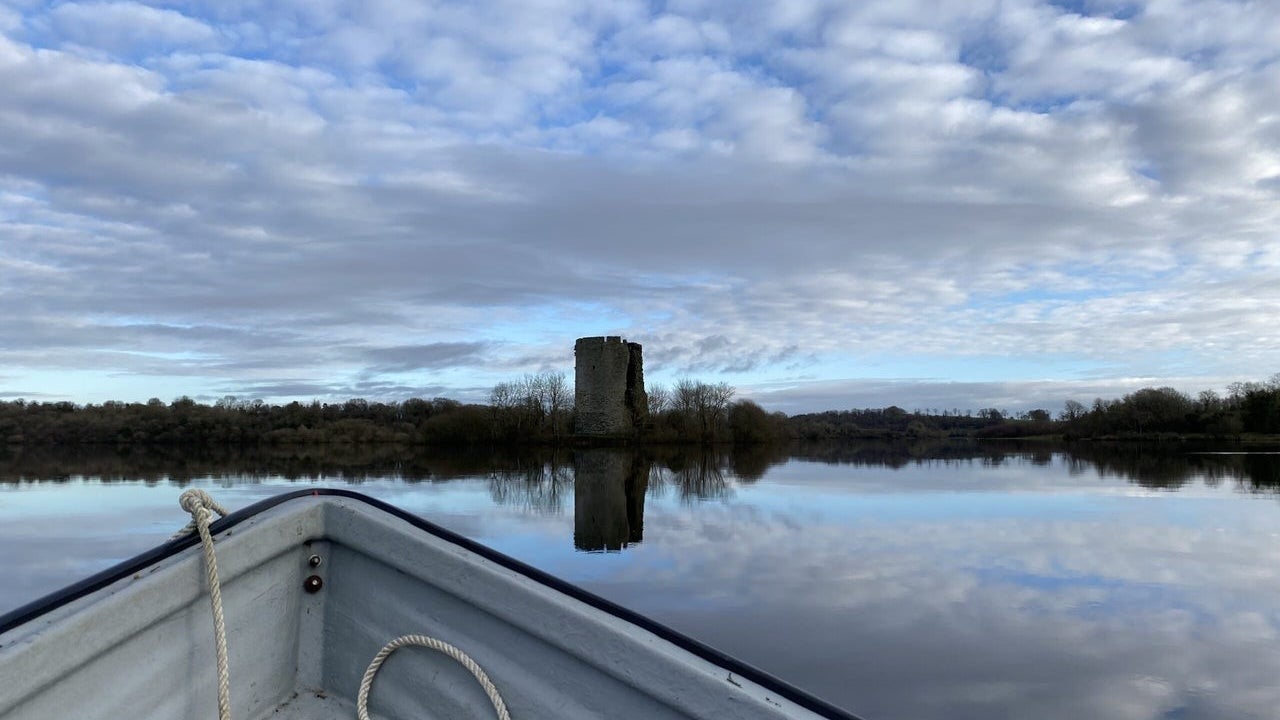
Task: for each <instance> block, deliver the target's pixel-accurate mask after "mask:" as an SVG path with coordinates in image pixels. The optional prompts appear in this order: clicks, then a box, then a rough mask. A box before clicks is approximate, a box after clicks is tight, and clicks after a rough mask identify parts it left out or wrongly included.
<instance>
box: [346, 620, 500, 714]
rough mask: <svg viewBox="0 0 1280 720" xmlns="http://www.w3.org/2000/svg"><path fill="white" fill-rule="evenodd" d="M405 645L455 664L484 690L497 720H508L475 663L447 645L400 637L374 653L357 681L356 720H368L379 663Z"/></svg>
mask: <svg viewBox="0 0 1280 720" xmlns="http://www.w3.org/2000/svg"><path fill="white" fill-rule="evenodd" d="M408 645H420V646H422V647H427V648H431V649H432V650H437V651H439V652H442V653H444V654H445V655H448V656H449V657H451V658H453V659H454V660H456V661H458V663H459V664H461V665H462V666H463V667H465V668H466V669H467V670H469V671H470V672H471V674H472V675H474V676H475V678H476V680H478V681H479V682H480V687H482V688H484V694H485V695H488V696H489V702H491V703H493V709H494V712H496V713H498V720H511V715H510V714H508V713H507V704H506V703H505V702H503V701H502V695H500V694H499V693H498V688H497V687H496V686H495V685H494V684H493V681H492V680H490V679H489V676H488V675H486V674H485V672H484V670H481V669H480V666H479V665H477V664H476V661H475V660H472V659H471V657H470V656H469V655H467V654H466V653H464V652H462V651H461V650H459V649H458V648H456V647H454V646H452V645H450V644H449V643H447V642H445V641H443V640H437V639H435V638H433V637H427V636H426V635H402V636H401V637H398V638H396V639H395V640H392V641H391V642H389V643H387V644H386V645H385V646H383V648H382V649H381V650H379V651H378V654H377V655H374V656H373V662H371V663H369V669H368V670H365V671H364V677H363V678H361V680H360V692H359V694H358V695H357V696H356V718H357V720H369V689H370V688H371V687H373V676H374V675H377V674H378V668H379V667H381V666H382V662H383V661H384V660H386V659H387V657H389V656H390V655H391V653H393V652H395V651H396V650H398V649H400V648H402V647H405V646H408Z"/></svg>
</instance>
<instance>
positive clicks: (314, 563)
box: [307, 555, 320, 567]
mask: <svg viewBox="0 0 1280 720" xmlns="http://www.w3.org/2000/svg"><path fill="white" fill-rule="evenodd" d="M307 564H308V565H310V566H311V567H320V556H319V555H312V556H311V557H309V558H307Z"/></svg>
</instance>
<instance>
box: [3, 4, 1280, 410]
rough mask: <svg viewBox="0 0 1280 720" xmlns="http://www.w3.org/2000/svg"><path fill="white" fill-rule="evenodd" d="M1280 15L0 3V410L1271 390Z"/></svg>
mask: <svg viewBox="0 0 1280 720" xmlns="http://www.w3.org/2000/svg"><path fill="white" fill-rule="evenodd" d="M1278 60H1280V4H1276V3H1270V2H1237V1H1234V0H1216V1H1215V0H1196V1H1195V2H1191V1H1189V0H1188V1H1186V2H1182V1H1179V0H1150V1H1149V2H1113V1H1111V0H1085V1H1083V2H1080V1H1074V2H1037V1H1035V0H991V1H990V2H981V1H966V2H941V1H936V2H925V1H923V0H918V1H916V0H913V1H908V0H888V1H886V2H865V3H863V2H859V3H851V2H846V1H844V0H831V1H827V0H782V1H780V2H776V3H741V2H737V1H736V0H684V1H681V0H673V1H672V2H666V3H663V2H653V3H648V2H634V1H632V0H494V1H492V2H428V1H424V2H408V1H401V2H376V1H374V2H362V3H349V4H348V3H343V2H339V1H337V0H335V1H332V2H328V1H319V0H305V1H301V2H289V1H287V0H286V1H278V2H263V3H258V2H253V1H252V0H245V1H244V2H239V1H228V0H210V1H209V2H199V1H196V2H182V1H181V0H175V1H174V2H168V3H156V4H152V5H146V4H140V3H136V2H129V1H126V2H60V3H39V2H28V1H27V0H16V1H15V0H0V309H2V312H0V397H3V398H16V397H26V398H28V399H70V400H74V401H77V402H99V401H102V400H107V399H122V400H145V399H147V398H149V397H152V396H156V397H160V398H162V399H165V400H169V399H172V398H174V397H176V396H179V395H182V394H187V395H191V396H192V397H195V398H197V399H202V400H211V399H215V398H218V397H221V396H223V395H226V394H234V395H238V396H241V397H262V398H265V399H267V400H269V401H273V402H278V401H287V400H290V399H300V400H310V399H321V400H327V399H341V398H346V397H352V396H361V397H367V398H378V399H404V398H407V397H410V396H423V397H430V396H436V395H445V396H450V397H456V398H459V399H463V400H473V399H482V398H483V397H484V396H485V395H486V394H487V391H488V389H489V388H490V387H492V385H493V384H494V383H495V382H498V381H500V380H504V379H511V378H514V377H519V376H520V375H522V374H523V373H526V372H538V371H543V370H553V371H555V370H561V371H565V372H566V373H567V374H568V375H569V376H570V377H571V376H572V366H573V353H572V346H573V340H574V338H576V337H578V336H584V335H603V334H611V335H612V334H620V335H624V336H626V337H628V338H629V339H632V340H636V341H639V342H642V343H644V346H645V362H646V372H647V375H648V379H649V381H650V382H651V383H653V382H659V383H670V382H672V381H673V380H675V379H677V378H681V377H696V378H700V379H705V380H709V381H721V380H723V381H726V382H729V383H731V384H733V385H734V386H736V387H737V388H738V390H739V393H740V395H742V396H749V397H753V398H755V399H757V400H759V401H761V402H762V403H763V404H765V405H766V406H767V407H770V408H771V409H780V410H785V411H788V412H798V411H803V410H815V409H826V408H842V407H851V406H868V405H875V406H879V405H886V404H890V403H897V404H900V405H903V406H905V407H912V408H914V407H920V408H928V407H937V408H960V409H967V408H979V407H985V406H988V405H994V406H997V407H1007V408H1015V409H1016V408H1025V407H1030V406H1043V407H1050V408H1053V409H1058V408H1060V407H1061V405H1062V402H1063V401H1064V400H1066V399H1068V398H1076V399H1080V400H1083V401H1086V402H1087V401H1088V400H1090V399H1092V398H1093V397H1095V396H1098V395H1102V396H1107V397H1110V396H1115V395H1119V394H1122V393H1124V392H1127V391H1129V390H1132V389H1136V388H1138V387H1141V386H1144V385H1166V384H1167V385H1173V386H1175V387H1179V388H1182V389H1185V390H1189V391H1196V390H1200V389H1205V388H1221V387H1223V386H1225V385H1226V384H1227V383H1229V382H1231V381H1233V380H1239V379H1251V380H1252V379H1264V378H1266V377H1269V376H1270V375H1272V374H1273V373H1275V372H1277V371H1280V331H1277V330H1276V327H1275V320H1276V318H1278V317H1280V243H1277V237H1276V235H1277V228H1280V62H1278Z"/></svg>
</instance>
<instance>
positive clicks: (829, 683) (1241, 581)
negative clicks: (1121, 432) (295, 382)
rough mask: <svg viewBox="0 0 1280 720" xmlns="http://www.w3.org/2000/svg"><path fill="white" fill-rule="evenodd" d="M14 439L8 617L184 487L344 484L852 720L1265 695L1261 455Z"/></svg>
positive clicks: (1250, 700)
mask: <svg viewBox="0 0 1280 720" xmlns="http://www.w3.org/2000/svg"><path fill="white" fill-rule="evenodd" d="M6 453H7V454H0V577H3V579H4V580H3V583H0V613H3V612H7V611H8V610H11V609H13V608H15V607H17V606H19V605H22V604H24V603H26V602H29V601H31V600H33V599H35V598H36V597H38V596H40V595H42V594H44V593H47V592H50V591H53V590H55V589H57V588H59V587H61V586H62V585H65V584H67V583H70V582H72V581H74V580H77V579H79V578H81V577H83V576H85V575H87V574H89V573H92V572H94V571H96V570H100V569H102V568H104V567H106V566H108V565H110V564H113V563H115V562H118V561H120V560H122V559H125V558H127V557H129V556H131V555H133V554H136V553H138V552H141V551H142V550H144V549H146V548H148V547H150V546H152V545H154V544H156V543H159V542H161V541H163V540H165V539H166V538H167V537H168V536H169V535H170V534H172V533H173V532H174V531H175V530H177V529H178V528H179V527H181V526H182V525H183V524H185V522H186V520H187V518H186V517H185V515H184V514H183V512H182V511H181V510H179V509H178V507H177V498H178V495H179V493H180V492H181V489H182V488H185V487H202V488H205V489H207V490H209V491H210V492H211V493H212V494H213V495H214V497H215V498H216V499H218V500H219V501H220V502H222V503H223V504H224V505H226V506H227V507H229V508H231V509H235V508H239V507H242V506H244V505H246V504H248V503H251V502H253V501H255V500H258V499H261V498H263V497H267V496H270V495H273V494H276V493H279V492H281V491H283V490H286V489H293V488H297V487H306V486H342V487H348V488H352V489H356V490H358V491H360V492H364V493H367V494H369V495H372V496H375V497H378V498H381V499H383V500H387V501H389V502H391V503H393V504H396V505H398V506H400V507H402V508H405V509H406V510H409V511H411V512H414V513H417V514H420V515H422V516H424V517H426V518H428V519H430V520H432V521H434V522H436V523H439V524H441V525H443V526H445V527H448V528H450V529H452V530H454V531H456V532H459V533H461V534H463V535H466V536H468V537H471V538H474V539H476V540H478V541H480V542H483V543H485V544H487V545H489V546H491V547H494V548H496V549H497V550H499V551H501V552H504V553H507V554H509V555H512V556H514V557H516V558H518V559H520V560H523V561H525V562H527V563H530V564H532V565H535V566H537V567H539V568H541V569H543V570H546V571H548V572H550V573H552V574H555V575H557V576H560V577H562V578H564V579H566V580H568V581H570V582H573V583H575V584H578V585H580V586H582V587H584V588H586V589H587V590H590V591H592V592H594V593H597V594H599V595H602V596H604V597H606V598H608V599H610V600H613V601H615V602H618V603H620V604H623V605H626V606H628V607H630V608H632V609H634V610H637V611H639V612H641V613H643V614H646V615H649V616H651V617H653V618H655V619H657V620H659V621H661V622H663V623H665V624H668V625H670V626H672V627H674V628H676V629H677V630H680V631H682V632H685V633H687V634H689V635H692V636H693V637H695V638H697V639H699V640H702V641H704V642H707V643H709V644H711V645H713V646H715V647H717V648H719V649H721V650H723V651H726V652H728V653H730V654H732V655H735V656H738V657H740V658H742V659H744V660H746V661H748V662H750V663H752V664H755V665H757V666H759V667H761V668H763V669H764V670H766V671H769V672H771V673H774V674H776V675H778V676H780V677H782V678H784V679H786V680H788V681H790V682H792V683H794V684H796V685H799V686H801V687H803V688H805V689H807V690H809V691H811V692H813V693H815V694H817V695H819V696H821V697H823V698H825V699H827V700H829V701H831V702H833V703H835V704H838V705H840V706H842V707H845V708H847V709H848V710H850V711H851V712H854V713H857V714H859V715H861V716H863V717H865V718H867V719H868V720H898V719H902V720H906V719H911V720H932V719H935V718H936V719H938V720H941V719H943V718H946V719H948V720H954V719H957V718H982V719H984V720H990V719H992V718H1037V719H1044V720H1048V719H1053V718H1071V719H1072V720H1076V719H1078V718H1081V717H1090V718H1124V719H1130V718H1131V719H1135V720H1136V719H1146V718H1170V719H1173V718H1176V719H1178V720H1186V719H1190V718H1222V719H1227V718H1230V719H1232V720H1238V719H1241V718H1273V717H1275V714H1276V708H1277V707H1280V681H1278V680H1277V678H1280V642H1278V638H1277V635H1278V633H1277V629H1278V628H1280V499H1278V498H1280V455H1277V454H1273V453H1269V452H1259V451H1251V452H1239V451H1228V452H1221V451H1219V452H1213V451H1203V450H1202V451H1191V450H1188V449H1187V448H1185V447H1177V448H1174V449H1170V448H1151V447H1140V446H1135V445H1127V446H1116V447H1107V446H1099V445H1085V446H1079V447H1070V448H1068V447H1058V446H1050V445H1013V444H992V445H987V444H982V445H976V444H971V443H957V444H951V443H943V442H938V443H933V444H928V445H891V444H843V445H820V446H802V447H795V448H789V449H786V450H777V451H765V450H758V449H757V450H752V451H749V452H736V453H735V452H729V451H714V452H711V451H706V452H703V451H698V452H693V453H690V452H687V451H684V452H678V451H673V450H666V451H651V452H648V453H645V454H633V453H629V452H623V451H617V450H589V451H577V452H563V453H558V454H541V453H530V454H527V455H500V454H488V453H471V454H463V455H448V456H446V455H441V454H405V453H402V452H399V451H396V450H394V449H390V448H345V449H332V448H331V449H326V450H299V449H284V450H273V451H270V452H248V451H239V450H234V449H223V450H200V451H198V452H197V451H183V450H176V449H168V450H164V451H148V452H134V453H132V454H128V455H118V454H114V453H102V452H91V451H80V452H62V451H56V452H55V451H17V450H14V449H12V448H11V449H9V450H8V451H6ZM353 486H354V487H353ZM429 630H430V629H429V628H425V629H417V628H415V629H408V628H407V629H406V632H409V631H427V632H429ZM232 642H234V638H233V639H232Z"/></svg>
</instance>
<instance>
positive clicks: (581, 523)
mask: <svg viewBox="0 0 1280 720" xmlns="http://www.w3.org/2000/svg"><path fill="white" fill-rule="evenodd" d="M649 465H650V463H649V461H648V459H647V458H646V457H644V456H643V455H641V454H639V453H631V452H626V451H623V450H610V449H594V450H580V451H578V452H576V453H574V458H573V466H574V474H575V481H574V487H573V499H574V505H573V546H574V547H575V548H577V549H578V550H584V551H587V552H600V551H613V552H617V551H619V550H621V549H623V548H625V547H627V546H628V545H633V544H635V543H638V542H640V541H641V540H643V539H644V496H645V491H646V490H647V489H648V486H649Z"/></svg>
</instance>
